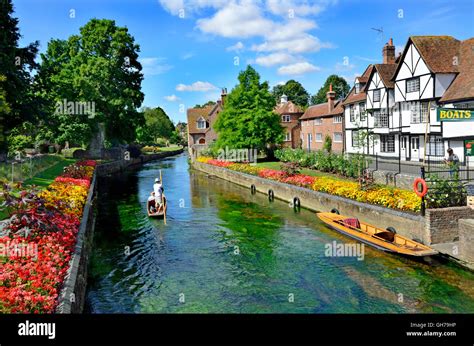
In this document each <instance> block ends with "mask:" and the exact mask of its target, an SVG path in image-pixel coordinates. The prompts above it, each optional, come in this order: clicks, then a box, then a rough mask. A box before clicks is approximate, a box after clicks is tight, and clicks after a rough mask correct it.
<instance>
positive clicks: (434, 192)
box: [425, 174, 467, 208]
mask: <svg viewBox="0 0 474 346" xmlns="http://www.w3.org/2000/svg"><path fill="white" fill-rule="evenodd" d="M427 185H428V193H427V194H426V197H425V199H426V206H427V207H428V208H448V207H456V206H462V205H466V198H467V190H466V184H465V183H463V182H461V181H459V178H458V177H456V176H455V177H454V178H453V180H448V179H443V178H440V177H438V176H437V175H434V174H433V175H428V177H427Z"/></svg>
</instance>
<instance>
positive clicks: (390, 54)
mask: <svg viewBox="0 0 474 346" xmlns="http://www.w3.org/2000/svg"><path fill="white" fill-rule="evenodd" d="M382 56H383V63H384V64H394V63H395V46H394V45H393V40H392V39H391V38H390V40H388V42H387V43H386V44H385V46H384V47H383V49H382Z"/></svg>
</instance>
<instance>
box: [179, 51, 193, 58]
mask: <svg viewBox="0 0 474 346" xmlns="http://www.w3.org/2000/svg"><path fill="white" fill-rule="evenodd" d="M193 56H194V53H191V52H189V53H185V54H183V55H181V60H188V59H191V58H192V57H193Z"/></svg>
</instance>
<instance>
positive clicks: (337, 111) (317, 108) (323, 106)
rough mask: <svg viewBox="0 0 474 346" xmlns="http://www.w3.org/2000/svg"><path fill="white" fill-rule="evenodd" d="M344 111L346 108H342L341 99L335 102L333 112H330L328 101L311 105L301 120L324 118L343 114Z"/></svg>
mask: <svg viewBox="0 0 474 346" xmlns="http://www.w3.org/2000/svg"><path fill="white" fill-rule="evenodd" d="M343 113H344V108H342V102H341V101H340V100H338V101H335V102H334V109H333V110H332V112H328V103H327V102H325V103H320V104H318V105H314V106H311V107H309V108H308V109H307V110H306V112H304V114H303V116H302V117H301V118H300V120H305V119H314V118H323V117H327V116H333V115H341V114H343Z"/></svg>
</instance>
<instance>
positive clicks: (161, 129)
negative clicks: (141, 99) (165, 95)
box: [137, 107, 175, 143]
mask: <svg viewBox="0 0 474 346" xmlns="http://www.w3.org/2000/svg"><path fill="white" fill-rule="evenodd" d="M143 117H144V121H145V123H144V124H143V125H141V126H138V127H137V140H138V141H139V142H141V143H150V142H154V143H157V141H158V139H159V138H165V139H168V140H169V139H171V138H172V137H173V135H174V131H175V127H174V124H173V122H172V121H171V119H170V118H169V116H168V115H167V114H166V112H165V111H164V110H163V109H162V108H161V107H156V108H148V107H147V108H145V109H144V110H143Z"/></svg>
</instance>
